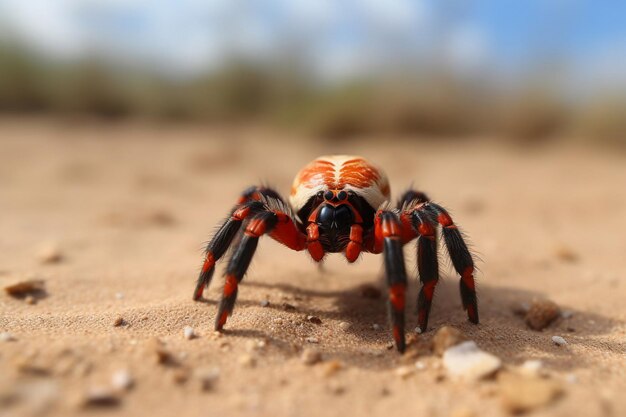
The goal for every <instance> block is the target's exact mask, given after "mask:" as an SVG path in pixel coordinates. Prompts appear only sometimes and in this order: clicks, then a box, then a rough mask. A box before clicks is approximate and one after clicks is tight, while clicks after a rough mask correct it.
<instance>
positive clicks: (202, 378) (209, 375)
mask: <svg viewBox="0 0 626 417" xmlns="http://www.w3.org/2000/svg"><path fill="white" fill-rule="evenodd" d="M194 376H195V378H196V379H197V380H198V381H199V382H200V389H201V390H202V391H211V390H213V389H214V388H215V384H216V382H217V380H218V379H219V376H220V370H219V368H200V369H197V370H196V371H195V372H194Z"/></svg>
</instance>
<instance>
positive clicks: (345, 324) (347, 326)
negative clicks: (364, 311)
mask: <svg viewBox="0 0 626 417" xmlns="http://www.w3.org/2000/svg"><path fill="white" fill-rule="evenodd" d="M350 327H352V325H351V324H350V323H348V322H347V321H342V322H341V323H339V328H340V329H341V330H343V331H344V332H345V331H347V330H349V329H350Z"/></svg>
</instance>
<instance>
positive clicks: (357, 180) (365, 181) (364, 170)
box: [339, 158, 388, 194]
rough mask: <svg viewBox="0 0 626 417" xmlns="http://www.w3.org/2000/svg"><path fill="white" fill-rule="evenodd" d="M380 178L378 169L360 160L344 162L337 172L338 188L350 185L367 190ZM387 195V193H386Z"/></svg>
mask: <svg viewBox="0 0 626 417" xmlns="http://www.w3.org/2000/svg"><path fill="white" fill-rule="evenodd" d="M380 178H381V175H380V173H379V172H378V169H376V168H375V167H373V166H372V165H370V164H369V163H368V162H367V161H365V160H364V159H361V158H357V159H351V160H349V161H346V162H344V163H343V164H342V165H341V168H340V170H339V187H340V188H343V187H345V186H346V185H352V186H354V187H358V188H367V187H370V186H371V185H373V184H375V183H376V182H377V181H378V180H379V179H380ZM387 193H388V191H387ZM383 194H385V193H384V191H383Z"/></svg>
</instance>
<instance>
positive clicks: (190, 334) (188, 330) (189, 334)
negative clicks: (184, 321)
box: [183, 326, 196, 340]
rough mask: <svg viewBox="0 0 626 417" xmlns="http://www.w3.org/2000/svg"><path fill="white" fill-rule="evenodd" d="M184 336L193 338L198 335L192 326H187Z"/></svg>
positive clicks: (189, 338)
mask: <svg viewBox="0 0 626 417" xmlns="http://www.w3.org/2000/svg"><path fill="white" fill-rule="evenodd" d="M183 337H184V338H185V339H187V340H191V339H194V338H195V337H196V333H195V332H194V330H193V328H192V327H190V326H185V328H184V329H183Z"/></svg>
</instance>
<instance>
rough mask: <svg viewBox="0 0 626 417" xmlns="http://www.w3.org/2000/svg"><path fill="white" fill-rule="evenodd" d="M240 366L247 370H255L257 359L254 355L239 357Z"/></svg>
mask: <svg viewBox="0 0 626 417" xmlns="http://www.w3.org/2000/svg"><path fill="white" fill-rule="evenodd" d="M239 364H240V365H241V366H245V367H246V368H254V367H255V366H256V359H255V358H254V356H252V355H248V354H245V355H242V356H240V357H239Z"/></svg>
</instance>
